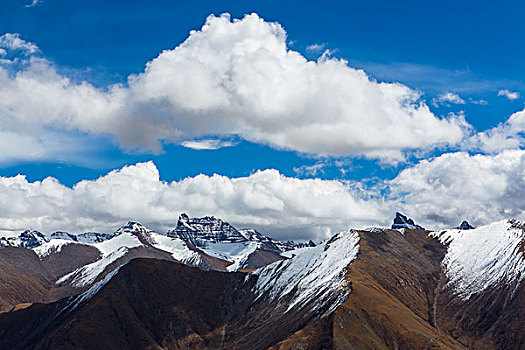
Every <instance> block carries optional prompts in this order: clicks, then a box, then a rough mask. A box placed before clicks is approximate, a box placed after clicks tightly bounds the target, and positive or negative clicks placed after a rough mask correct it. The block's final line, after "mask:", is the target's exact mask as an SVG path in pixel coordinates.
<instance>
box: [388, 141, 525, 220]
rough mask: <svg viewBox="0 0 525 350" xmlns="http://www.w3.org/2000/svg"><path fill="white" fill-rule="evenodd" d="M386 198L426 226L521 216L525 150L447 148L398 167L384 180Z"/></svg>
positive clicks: (523, 210)
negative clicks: (452, 150)
mask: <svg viewBox="0 0 525 350" xmlns="http://www.w3.org/2000/svg"><path fill="white" fill-rule="evenodd" d="M388 186H389V188H390V190H391V191H392V196H391V198H390V200H392V201H398V202H399V207H400V208H402V209H401V210H403V211H406V212H407V213H410V215H411V216H413V217H414V218H416V220H418V222H420V223H423V224H425V225H427V226H429V227H430V228H432V227H433V228H443V227H447V226H448V227H452V226H456V225H459V224H460V223H461V222H462V221H463V220H468V221H469V222H471V223H473V224H476V225H481V224H487V223H490V222H493V221H497V220H501V219H510V218H515V219H522V220H523V219H525V151H523V150H507V151H503V152H502V153H499V154H497V155H481V154H477V155H469V154H468V153H466V152H457V153H448V154H444V155H442V156H440V157H437V158H435V159H433V160H422V161H421V162H420V163H419V164H417V165H415V166H413V167H410V168H407V169H405V170H404V171H402V172H401V173H400V174H399V175H398V176H397V177H396V178H395V179H394V180H392V181H390V182H388Z"/></svg>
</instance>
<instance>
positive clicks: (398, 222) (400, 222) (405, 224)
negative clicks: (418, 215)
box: [392, 212, 425, 230]
mask: <svg viewBox="0 0 525 350" xmlns="http://www.w3.org/2000/svg"><path fill="white" fill-rule="evenodd" d="M392 228H393V229H395V230H398V229H400V228H410V229H419V230H424V229H425V228H423V227H422V226H419V225H416V223H415V222H414V220H412V219H410V218H408V217H406V216H405V215H403V214H401V213H399V212H397V213H396V217H395V218H394V223H393V224H392Z"/></svg>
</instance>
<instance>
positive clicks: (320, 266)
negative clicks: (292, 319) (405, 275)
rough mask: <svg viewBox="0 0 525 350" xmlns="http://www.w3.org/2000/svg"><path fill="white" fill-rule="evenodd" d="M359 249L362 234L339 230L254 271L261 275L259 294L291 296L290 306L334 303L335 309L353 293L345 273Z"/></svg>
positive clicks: (274, 298)
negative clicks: (317, 242)
mask: <svg viewBox="0 0 525 350" xmlns="http://www.w3.org/2000/svg"><path fill="white" fill-rule="evenodd" d="M358 252H359V234H358V233H357V231H354V230H348V231H344V232H340V233H337V234H336V235H334V236H333V237H332V238H330V239H329V240H327V241H325V242H323V243H321V244H319V245H318V246H316V247H308V248H301V249H297V250H295V251H294V253H295V254H294V256H293V257H292V258H291V259H286V260H281V261H278V262H275V263H273V264H270V265H268V266H265V267H263V268H260V269H258V270H256V271H254V272H253V273H252V274H254V275H256V276H258V280H257V284H256V287H255V288H256V294H257V298H261V297H267V298H270V299H271V300H279V301H281V300H282V299H284V298H287V300H291V301H289V304H288V310H290V309H291V308H293V307H295V306H298V307H300V306H303V305H305V304H309V303H312V306H311V308H312V309H317V308H323V307H326V306H327V303H331V304H330V305H328V306H329V311H331V310H333V309H335V308H336V307H337V306H338V305H339V304H340V303H342V302H343V301H344V300H346V298H347V297H348V294H349V293H350V288H349V287H348V282H347V280H346V278H345V273H346V268H347V266H348V265H349V264H350V263H351V262H352V261H353V260H354V259H355V258H356V257H357V253H358ZM288 298H291V299H288Z"/></svg>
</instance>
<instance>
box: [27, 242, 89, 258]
mask: <svg viewBox="0 0 525 350" xmlns="http://www.w3.org/2000/svg"><path fill="white" fill-rule="evenodd" d="M69 244H80V243H78V242H75V241H72V240H69V239H57V238H54V239H52V240H50V241H49V242H47V243H44V244H42V245H41V246H38V247H36V248H33V251H34V252H35V253H36V255H38V257H39V258H40V259H43V258H45V257H46V256H48V255H51V254H52V253H59V252H60V251H61V250H62V248H63V247H64V246H66V245H69Z"/></svg>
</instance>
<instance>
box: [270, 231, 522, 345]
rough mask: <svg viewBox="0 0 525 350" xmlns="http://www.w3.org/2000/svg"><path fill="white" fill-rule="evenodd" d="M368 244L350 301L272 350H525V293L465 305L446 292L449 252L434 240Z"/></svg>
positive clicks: (410, 235) (506, 289) (416, 234)
mask: <svg viewBox="0 0 525 350" xmlns="http://www.w3.org/2000/svg"><path fill="white" fill-rule="evenodd" d="M360 236H361V240H360V248H361V249H360V252H359V257H358V259H356V261H354V262H353V263H352V264H350V266H349V267H348V271H347V278H348V279H349V280H350V281H351V282H352V293H351V294H350V296H349V297H348V299H347V301H346V302H345V303H343V304H342V305H341V306H339V307H338V308H337V310H336V311H335V312H334V313H333V314H332V315H331V316H330V317H327V318H324V319H321V320H319V321H317V322H316V323H314V324H312V325H310V326H309V327H307V328H305V329H303V330H301V331H299V332H297V333H295V334H294V335H292V336H291V337H289V338H288V339H287V340H285V341H283V342H281V343H279V344H277V345H276V346H274V347H273V348H272V349H280V350H284V349H297V348H300V349H501V350H507V349H516V350H519V349H525V286H524V285H520V286H519V287H518V288H517V289H516V288H515V287H516V285H511V286H509V285H505V284H503V283H501V284H499V285H497V286H493V287H492V288H489V289H488V290H486V291H485V292H483V293H482V294H479V295H475V296H474V297H473V298H471V299H470V300H461V299H459V298H458V297H457V296H456V294H455V293H454V291H453V290H451V289H449V288H448V287H445V285H446V278H445V277H444V275H443V273H442V270H441V267H440V264H441V261H442V259H443V256H444V253H445V252H446V246H443V245H441V244H440V243H439V242H437V241H436V240H435V239H432V238H430V237H428V236H427V232H425V231H421V230H404V235H402V234H400V232H399V231H394V230H384V231H377V232H360ZM319 339H324V343H323V344H320V343H319Z"/></svg>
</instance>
